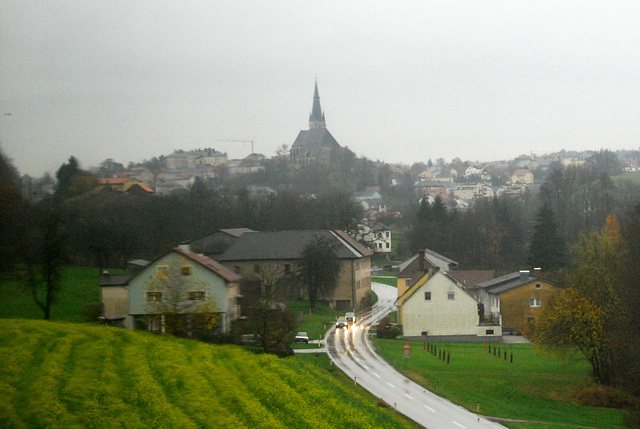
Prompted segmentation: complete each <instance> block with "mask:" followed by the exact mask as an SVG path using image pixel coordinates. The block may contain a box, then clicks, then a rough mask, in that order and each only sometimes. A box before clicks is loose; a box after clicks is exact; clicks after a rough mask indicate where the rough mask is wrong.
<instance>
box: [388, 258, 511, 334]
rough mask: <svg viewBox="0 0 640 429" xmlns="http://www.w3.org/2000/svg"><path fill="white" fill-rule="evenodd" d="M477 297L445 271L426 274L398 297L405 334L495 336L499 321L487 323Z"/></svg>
mask: <svg viewBox="0 0 640 429" xmlns="http://www.w3.org/2000/svg"><path fill="white" fill-rule="evenodd" d="M478 304H479V302H478V300H477V299H476V297H475V296H474V295H473V294H471V293H470V292H469V291H467V290H466V289H465V288H464V287H463V286H462V285H461V284H460V283H458V282H457V281H456V280H455V279H454V278H453V277H451V276H449V275H448V274H447V273H445V272H443V271H438V272H436V273H435V274H433V275H431V276H429V275H425V276H423V277H422V278H421V279H420V280H418V281H417V282H415V284H413V286H411V287H410V288H409V289H408V290H407V291H406V292H405V293H404V294H403V295H402V296H401V297H400V298H398V299H397V301H396V306H397V307H398V315H399V322H400V323H401V324H402V334H403V336H405V337H418V336H422V337H439V336H454V337H469V336H472V337H494V336H501V335H502V327H501V326H500V325H499V324H488V323H484V322H483V321H482V320H481V316H480V315H479V314H478V313H479V309H480V306H479V305H478Z"/></svg>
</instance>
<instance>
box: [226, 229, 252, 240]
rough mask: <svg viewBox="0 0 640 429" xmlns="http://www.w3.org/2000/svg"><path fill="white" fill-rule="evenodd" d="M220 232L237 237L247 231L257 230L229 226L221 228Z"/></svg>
mask: <svg viewBox="0 0 640 429" xmlns="http://www.w3.org/2000/svg"><path fill="white" fill-rule="evenodd" d="M220 232H224V233H225V234H227V235H230V236H232V237H236V238H237V237H241V236H242V235H243V234H245V233H247V232H255V231H254V230H252V229H250V228H227V229H221V230H220Z"/></svg>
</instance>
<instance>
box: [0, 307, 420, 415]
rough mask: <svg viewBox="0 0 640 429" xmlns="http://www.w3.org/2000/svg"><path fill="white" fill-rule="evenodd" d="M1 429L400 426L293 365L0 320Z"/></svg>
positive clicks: (93, 330)
mask: <svg viewBox="0 0 640 429" xmlns="http://www.w3.org/2000/svg"><path fill="white" fill-rule="evenodd" d="M0 359H1V362H2V365H1V366H0V427H3V428H36V427H37V428H114V427H122V428H149V427H153V428H208V427H211V428H226V427H232V428H335V427H342V426H344V427H349V428H380V427H385V428H396V427H398V428H401V427H415V426H413V425H411V424H410V423H407V422H406V420H403V419H402V418H400V417H399V416H397V415H396V414H394V412H393V411H392V410H390V409H387V408H381V407H379V406H378V405H377V404H376V403H375V402H373V401H372V400H371V399H366V398H364V397H362V396H359V395H356V394H354V391H353V390H350V389H349V388H348V387H345V386H344V385H342V384H340V383H339V382H337V381H336V380H335V379H334V378H333V377H331V376H329V375H326V374H325V373H324V372H323V370H322V369H320V368H318V367H316V366H315V365H312V364H309V363H307V362H304V361H301V360H296V358H295V357H293V358H286V359H280V358H277V357H274V356H271V355H255V354H252V353H250V352H248V351H246V350H244V349H242V348H240V347H237V346H231V345H224V346H219V345H210V344H204V343H200V342H196V341H189V340H180V339H175V338H170V337H160V336H156V335H152V334H147V333H144V332H132V331H126V330H123V329H118V328H110V327H105V326H96V325H88V324H73V323H63V322H45V321H34V320H21V319H0Z"/></svg>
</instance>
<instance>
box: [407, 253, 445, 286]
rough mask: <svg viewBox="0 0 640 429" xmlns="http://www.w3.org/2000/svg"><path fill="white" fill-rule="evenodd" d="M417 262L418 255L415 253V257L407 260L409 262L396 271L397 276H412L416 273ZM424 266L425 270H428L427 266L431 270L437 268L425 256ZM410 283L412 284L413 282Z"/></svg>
mask: <svg viewBox="0 0 640 429" xmlns="http://www.w3.org/2000/svg"><path fill="white" fill-rule="evenodd" d="M419 262H420V261H419V259H418V255H416V257H415V258H413V259H412V260H411V262H409V264H408V265H407V266H405V267H404V269H403V270H402V271H400V272H399V273H398V275H397V277H402V278H405V277H414V276H415V275H416V274H417V273H418V265H419ZM424 268H425V270H428V269H429V268H431V269H432V270H437V269H438V267H437V266H436V265H434V264H433V263H432V262H431V261H430V260H429V259H427V257H426V256H425V258H424ZM420 277H422V273H420ZM416 280H418V279H416ZM411 283H412V284H413V282H411Z"/></svg>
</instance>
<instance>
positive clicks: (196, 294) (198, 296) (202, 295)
mask: <svg viewBox="0 0 640 429" xmlns="http://www.w3.org/2000/svg"><path fill="white" fill-rule="evenodd" d="M187 296H188V297H189V301H204V300H205V299H206V298H207V293H206V292H205V291H203V290H190V291H188V292H187Z"/></svg>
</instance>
